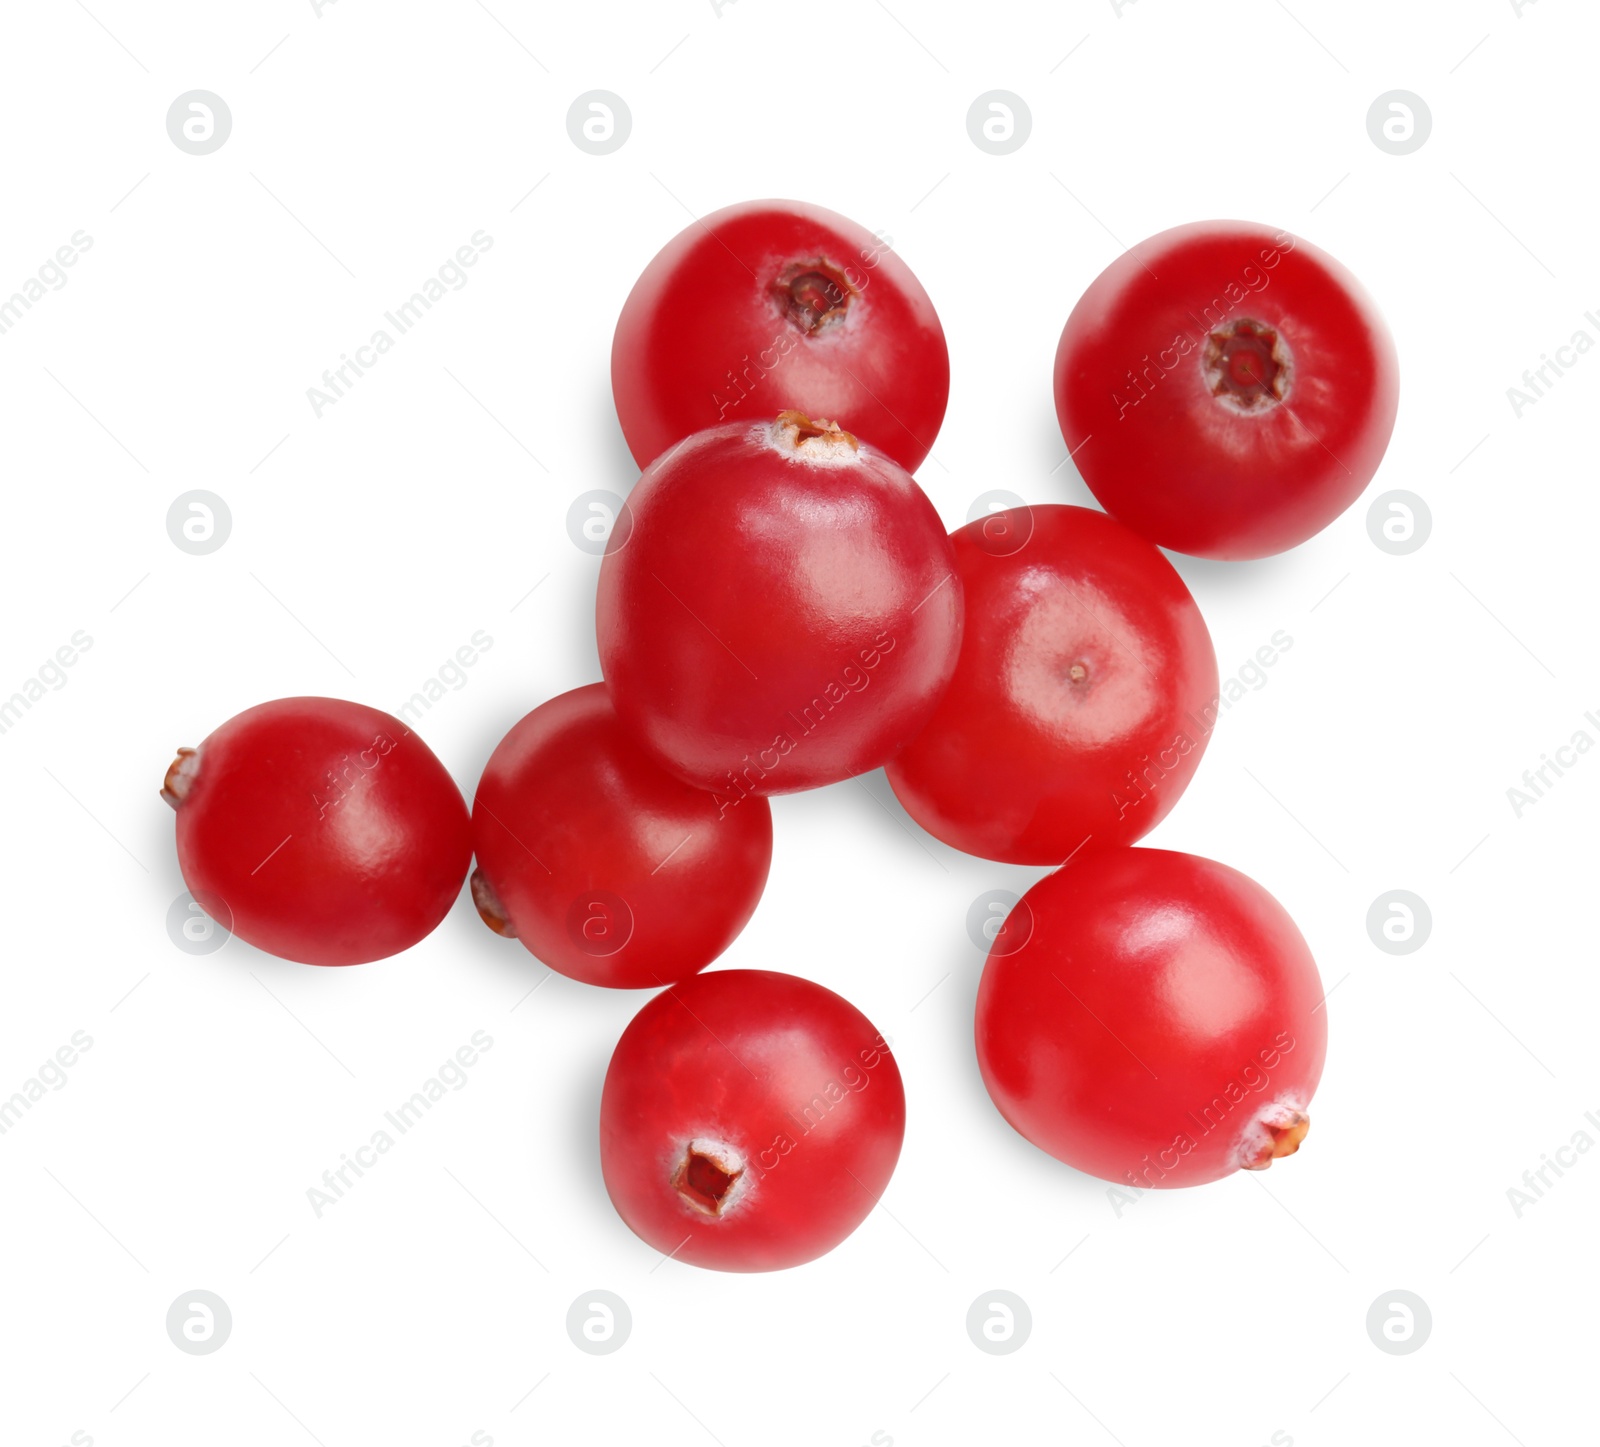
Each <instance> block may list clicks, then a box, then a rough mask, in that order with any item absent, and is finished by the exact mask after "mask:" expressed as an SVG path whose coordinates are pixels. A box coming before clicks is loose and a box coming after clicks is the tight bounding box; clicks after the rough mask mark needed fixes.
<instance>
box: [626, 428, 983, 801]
mask: <svg viewBox="0 0 1600 1447" xmlns="http://www.w3.org/2000/svg"><path fill="white" fill-rule="evenodd" d="M628 505H629V511H630V513H631V516H632V527H631V528H630V529H629V530H628V532H627V534H626V537H625V538H624V539H623V540H621V541H620V542H614V543H613V545H612V546H611V548H610V550H609V551H608V552H607V554H606V556H605V559H604V560H603V562H602V563H601V567H600V589H599V596H598V601H597V605H596V622H597V626H598V633H599V648H600V666H601V669H602V671H603V672H604V674H605V678H606V683H607V684H608V685H609V687H610V689H611V697H612V699H613V700H614V702H615V703H616V706H617V714H618V716H619V717H620V718H621V719H622V721H623V722H624V723H625V724H626V725H628V726H629V727H630V728H632V729H633V730H634V731H635V732H636V733H637V734H638V736H639V738H640V739H641V741H642V742H643V743H644V744H645V746H646V747H647V748H648V749H650V751H651V752H652V753H653V754H654V755H655V756H656V757H657V758H658V759H660V760H661V762H662V763H663V764H664V765H665V766H666V767H667V768H668V769H670V770H671V771H672V772H673V773H675V774H677V775H678V777H679V778H681V779H683V780H685V781H686V782H688V783H691V784H695V785H697V786H698V787H700V788H702V789H711V790H713V791H715V792H716V793H718V794H720V795H723V796H725V797H729V798H742V797H744V796H745V795H747V794H777V793H787V792H789V791H791V790H795V789H808V788H814V787H816V786H817V785H819V784H828V783H832V782H834V781H835V780H837V779H844V778H848V777H850V776H851V775H854V774H861V773H865V772H866V771H867V770H869V769H875V768H877V767H878V766H879V765H881V764H883V763H884V762H886V761H887V760H888V759H889V757H890V756H891V755H892V754H893V753H894V752H895V750H896V749H898V748H899V747H900V746H901V745H903V744H904V743H905V742H906V741H907V740H908V739H910V738H911V737H912V735H913V734H915V733H916V732H917V730H918V729H920V728H921V727H922V725H923V723H925V722H926V720H927V718H928V716H929V714H930V713H931V712H932V711H933V707H934V705H935V703H936V702H937V701H938V698H939V694H940V692H941V690H942V689H943V688H944V686H945V684H946V683H947V682H948V680H949V678H950V674H951V671H952V670H953V669H954V667H955V662H956V654H957V650H958V649H959V647H960V643H961V581H960V579H959V578H957V577H956V576H955V554H954V553H953V551H952V550H951V546H950V540H949V538H948V537H946V535H945V531H944V526H943V524H941V523H940V521H939V515H938V513H936V512H935V511H934V508H933V504H932V503H930V502H929V501H928V499H927V497H926V496H925V495H924V494H923V492H922V489H921V488H919V487H918V486H917V484H916V483H915V482H914V481H913V480H912V478H911V476H910V474H909V473H907V472H906V471H905V470H904V469H903V468H901V467H900V466H899V465H898V464H897V463H895V462H894V461H893V460H892V459H890V458H888V457H886V456H884V455H883V454H882V453H881V452H878V451H876V450H874V449H873V448H872V447H870V446H868V445H867V444H866V443H865V442H859V443H858V442H857V440H856V438H855V437H854V436H853V435H851V434H850V433H849V432H846V431H844V430H843V429H842V428H839V427H836V426H834V425H833V424H832V423H831V422H824V421H815V422H814V421H812V420H811V419H810V418H808V417H806V416H805V415H804V414H802V413H799V412H784V413H782V414H780V415H779V417H778V419H777V421H776V422H770V421H768V422H753V423H752V422H738V423H733V424H730V425H729V426H726V427H713V428H710V429H708V430H707V431H705V432H700V433H696V434H695V436H693V437H691V438H690V439H689V440H688V441H686V442H684V443H683V444H682V445H681V446H679V447H676V448H674V449H673V450H672V451H671V452H669V453H667V454H666V455H665V456H663V457H661V458H659V459H657V460H656V461H655V462H654V463H652V464H651V465H650V467H649V468H648V469H646V471H645V474H644V476H643V477H642V478H641V479H640V480H639V483H638V485H637V486H636V487H635V488H634V490H633V495H632V497H631V498H630V499H629V504H628Z"/></svg>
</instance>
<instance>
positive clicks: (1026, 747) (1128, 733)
mask: <svg viewBox="0 0 1600 1447" xmlns="http://www.w3.org/2000/svg"><path fill="white" fill-rule="evenodd" d="M952 540H953V542H954V543H955V551H956V571H957V573H958V575H959V576H960V578H961V585H962V590H963V594H964V597H965V600H966V624H965V630H964V632H963V634H962V639H961V656H960V660H959V661H958V662H957V664H956V671H955V676H954V677H953V678H952V679H951V681H950V686H949V688H948V689H946V690H945V693H944V696H943V698H942V699H941V700H940V702H939V705H938V708H937V709H936V710H935V711H934V714H933V717H932V718H931V719H930V720H929V722H928V724H927V726H926V727H925V728H924V729H923V730H922V732H921V733H919V734H918V735H917V737H916V738H915V739H913V740H912V742H911V743H910V744H909V745H907V746H906V748H905V749H904V750H902V751H901V753H900V754H899V755H898V756H897V757H896V758H895V759H894V760H893V761H892V762H891V763H890V765H889V782H890V784H891V785H892V786H893V787H894V791H895V793H896V795H898V796H899V799H900V802H901V803H902V804H904V805H905V807H906V811H907V812H908V813H909V814H910V815H911V817H912V818H913V819H915V820H916V821H917V822H918V823H919V824H921V825H922V827H923V828H924V829H926V830H927V831H928V832H929V833H930V834H933V835H935V836H936V837H937V838H940V839H942V840H944V842H945V843H946V844H950V845H953V846H954V847H955V848H957V849H964V850H966V851H967V852H968V853H969V854H978V855H982V856H983V857H984V858H986V859H1003V860H1007V861H1009V862H1011V863H1016V864H1060V863H1061V862H1062V861H1063V860H1065V859H1067V858H1068V857H1069V856H1071V855H1074V854H1076V853H1077V852H1078V851H1079V850H1081V849H1085V848H1089V849H1103V848H1106V847H1108V846H1111V845H1116V844H1131V843H1132V842H1133V841H1134V840H1135V839H1138V838H1139V837H1141V836H1142V835H1144V834H1146V833H1148V832H1149V831H1150V830H1151V829H1152V828H1153V827H1154V826H1155V825H1156V823H1157V822H1158V821H1159V820H1161V819H1163V818H1165V817H1166V815H1167V813H1168V811H1169V810H1170V809H1171V808H1172V806H1173V805H1174V804H1175V803H1176V802H1177V800H1178V796H1179V795H1180V794H1182V793H1183V790H1184V788H1185V787H1186V786H1187V784H1188V782H1189V780H1190V778H1191V777H1192V776H1193V775H1194V771H1195V769H1196V767H1198V765H1199V762H1200V756H1201V754H1202V753H1203V752H1204V751H1205V746H1206V742H1207V740H1208V738H1209V736H1210V732H1211V726H1212V724H1213V723H1214V722H1215V719H1216V704H1217V659H1216V654H1215V653H1214V652H1213V650H1212V647H1211V635H1210V634H1209V633H1208V632H1207V631H1206V625H1205V620H1204V619H1203V618H1202V617H1201V616H1200V610H1199V609H1198V608H1197V607H1196V606H1195V602H1194V599H1193V598H1192V597H1190V596H1189V590H1188V589H1187V588H1186V587H1184V585H1183V579H1182V578H1180V577H1179V576H1178V574H1177V572H1176V571H1175V570H1174V569H1173V567H1172V564H1171V563H1169V562H1168V561H1167V560H1166V559H1165V558H1164V557H1163V556H1162V555H1161V553H1160V552H1159V551H1158V550H1157V549H1156V548H1155V547H1154V546H1152V545H1151V544H1150V543H1147V542H1146V541H1145V540H1144V539H1143V538H1141V537H1140V536H1139V535H1138V534H1137V533H1135V532H1133V531H1131V530H1130V529H1128V528H1125V527H1123V526H1122V524H1121V523H1119V522H1117V521H1115V520H1114V519H1112V518H1109V517H1107V516H1106V515H1105V514H1104V513H1102V512H1096V511H1093V510H1092V509H1089V508H1081V507H1061V506H1047V507H1027V508H1013V509H1011V510H1009V511H1007V512H1003V513H996V514H993V515H991V516H989V517H987V518H980V519H978V520H977V521H976V522H972V523H968V524H967V526H966V527H964V528H961V529H959V530H958V531H957V532H955V533H954V534H953V536H952Z"/></svg>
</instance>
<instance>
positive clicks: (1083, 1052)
mask: <svg viewBox="0 0 1600 1447" xmlns="http://www.w3.org/2000/svg"><path fill="white" fill-rule="evenodd" d="M1018 910H1026V911H1027V913H1026V915H1025V927H1026V929H1027V931H1028V933H1027V934H1026V937H1025V941H1024V943H1023V944H1022V945H1021V947H1020V948H1018V947H1017V945H1016V943H1015V940H1014V939H1013V940H1008V941H1007V944H1006V948H1005V949H1004V950H1002V949H1000V948H999V947H998V946H997V947H996V948H995V949H994V950H992V951H991V952H990V955H989V960H988V963H987V964H986V965H985V966H984V970H983V979H982V982H981V983H980V984H979V987H978V1011H977V1046H978V1066H979V1069H980V1070H981V1071H982V1072H983V1081H984V1084H985V1085H986V1086H988V1088H989V1094H990V1095H991V1096H992V1097H993V1098H994V1103H995V1104H996V1105H997V1106H998V1107H999V1108H1000V1113H1001V1114H1002V1115H1003V1116H1005V1118H1006V1119H1007V1120H1008V1121H1010V1122H1011V1124H1012V1125H1013V1126H1015V1127H1016V1128H1017V1130H1019V1131H1020V1132H1021V1133H1022V1134H1023V1135H1025V1136H1026V1137H1027V1138H1028V1139H1029V1140H1030V1141H1032V1142H1033V1143H1034V1144H1035V1145H1036V1146H1038V1147H1039V1148H1040V1149H1041V1150H1045V1151H1048V1152H1049V1153H1050V1154H1051V1155H1053V1156H1055V1157H1056V1159H1057V1160H1061V1161H1065V1162H1066V1163H1067V1164H1068V1165H1069V1166H1076V1167H1077V1168H1078V1169H1079V1170H1080V1171H1087V1172H1088V1173H1089V1174H1090V1175H1094V1176H1100V1177H1102V1178H1104V1179H1105V1180H1108V1181H1116V1182H1118V1183H1120V1184H1123V1185H1129V1186H1140V1187H1142V1186H1193V1185H1199V1184H1200V1183H1201V1182H1203V1181H1214V1180H1217V1179H1218V1178H1219V1177H1221V1176H1226V1175H1228V1174H1230V1173H1231V1172H1233V1171H1235V1170H1238V1169H1240V1168H1241V1167H1242V1168H1244V1169H1249V1170H1257V1169H1261V1168H1263V1167H1265V1166H1269V1165H1271V1163H1272V1161H1273V1160H1274V1159H1275V1158H1276V1157H1279V1156H1284V1155H1290V1154H1292V1153H1293V1152H1294V1151H1295V1150H1296V1149H1298V1147H1299V1145H1300V1142H1301V1140H1302V1139H1303V1138H1304V1136H1305V1134H1306V1131H1307V1129H1308V1128H1309V1126H1310V1121H1309V1118H1308V1116H1307V1114H1306V1111H1307V1107H1308V1105H1309V1104H1310V1101H1311V1095H1312V1092H1313V1091H1315V1090H1316V1088H1317V1081H1318V1080H1319V1079H1320V1078H1321V1075H1322V1062H1323V1058H1324V1056H1325V1055H1326V1053H1327V1043H1328V1036H1327V1013H1326V1011H1325V1010H1324V1009H1323V1008H1322V1000H1323V993H1322V984H1321V981H1320V980H1319V978H1318V976H1317V967H1316V964H1315V963H1314V962H1313V961H1312V958H1311V952H1310V950H1308V949H1307V948H1306V942H1305V940H1304V939H1302V938H1301V935H1300V932H1299V930H1297V929H1296V928H1295V926H1294V921H1293V920H1291V919H1290V918H1289V916H1288V914H1287V913H1286V912H1285V911H1284V908H1283V906H1282V905H1280V904H1279V903H1278V902H1277V900H1275V899H1274V898H1273V897H1272V896H1271V895H1270V894H1268V893H1267V891H1266V890H1264V889H1263V888H1262V887H1261V886H1260V885H1259V884H1257V883H1255V882H1254V881H1253V880H1251V879H1248V878H1246V877H1245V876H1244V875H1243V874H1240V873H1239V872H1238V871H1237V870H1235V869H1229V868H1228V867H1227V866H1226V865H1223V864H1217V863H1215V862H1213V861H1212V860H1209V859H1201V858H1198V857H1197V856H1195V855H1193V854H1175V853H1170V852H1168V851H1166V850H1162V849H1118V850H1112V851H1110V852H1108V853H1105V854H1098V855H1095V856H1093V857H1092V858H1088V859H1085V860H1083V861H1081V862H1074V863H1073V864H1071V865H1069V866H1068V867H1067V868H1066V869H1062V870H1058V871H1057V872H1056V873H1054V874H1051V875H1048V876H1047V877H1046V878H1044V879H1042V880H1040V881H1039V883H1038V884H1036V885H1034V887H1033V888H1032V889H1030V890H1029V891H1028V892H1027V893H1026V894H1025V895H1024V896H1023V897H1022V899H1021V900H1020V901H1019V902H1018V903H1017V905H1016V906H1015V907H1014V910H1013V912H1014V913H1015V912H1016V911H1018ZM1019 937H1021V936H1019Z"/></svg>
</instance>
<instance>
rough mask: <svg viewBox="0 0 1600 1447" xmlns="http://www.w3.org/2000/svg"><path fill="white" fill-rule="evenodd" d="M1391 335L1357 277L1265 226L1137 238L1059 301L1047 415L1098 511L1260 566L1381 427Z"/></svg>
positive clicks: (1385, 439) (1336, 504)
mask: <svg viewBox="0 0 1600 1447" xmlns="http://www.w3.org/2000/svg"><path fill="white" fill-rule="evenodd" d="M1399 394H1400V372H1399V364H1398V362H1397V361H1396V358H1395V351H1394V343H1393V341H1392V340H1391V339H1390V336H1389V333H1388V330H1387V329H1386V328H1385V326H1384V324H1383V319H1382V318H1381V317H1380V316H1379V314H1378V311H1377V308H1376V306H1375V305H1374V304H1373V302H1372V300H1371V298H1370V297H1368V295H1367V294H1366V292H1365V291H1364V290H1363V289H1362V287H1361V284H1360V283H1359V282H1358V281H1357V280H1356V279H1355V277H1353V276H1352V275H1351V274H1350V273H1349V272H1348V271H1346V270H1345V269H1344V267H1342V266H1341V265H1340V264H1339V263H1338V262H1337V261H1335V260H1334V259H1333V258H1332V257H1331V256H1329V255H1328V254H1327V253H1326V252H1324V251H1319V250H1318V249H1317V248H1316V247H1315V246H1312V245H1311V244H1310V243H1309V242H1306V241H1302V240H1300V239H1299V238H1297V237H1294V236H1291V235H1289V233H1287V232H1285V231H1275V230H1273V228H1271V227H1270V226H1257V225H1252V224H1250V223H1248V222H1243V221H1202V222H1197V223H1195V224H1193V225H1189V226H1179V227H1175V228H1174V229H1173V230H1171V231H1163V232H1161V233H1160V235H1158V236H1153V237H1150V238H1149V239H1148V240H1146V241H1142V242H1140V243H1139V244H1138V245H1136V246H1134V247H1132V248H1131V249H1130V250H1129V251H1127V252H1125V253H1124V254H1123V255H1122V256H1120V257H1118V258H1117V260H1115V261H1113V262H1112V263H1111V265H1110V266H1108V267H1107V268H1106V269H1105V270H1104V271H1103V272H1101V273H1100V275H1099V276H1098V277H1096V278H1095V280H1094V281H1093V283H1091V285H1090V287H1089V289H1088V291H1086V292H1085V293H1084V294H1083V298H1082V300H1080V301H1079V302H1078V304H1077V306H1075V307H1074V308H1073V309H1072V315H1071V316H1070V317H1068V318H1067V325H1066V328H1065V329H1064V330H1063V331H1062V333H1061V344H1060V347H1059V348H1058V349H1057V351H1056V366H1055V398H1056V416H1057V417H1058V418H1059V419H1060V422H1061V432H1062V435H1063V436H1064V437H1065V438H1066V442H1067V447H1068V449H1069V450H1070V451H1071V452H1072V455H1073V460H1074V461H1075V462H1076V463H1077V466H1078V470H1079V472H1081V473H1082V474H1083V480H1084V481H1085V482H1086V483H1088V485H1089V489H1090V491H1092V492H1093V493H1094V495H1095V496H1096V497H1097V498H1099V500H1100V501H1101V503H1102V504H1104V506H1105V508H1106V511H1107V512H1110V513H1111V514H1113V515H1114V516H1115V517H1118V518H1120V519H1121V520H1122V521H1123V522H1125V523H1127V524H1128V525H1129V526H1130V527H1132V528H1135V529H1137V530H1138V531H1139V532H1141V533H1143V534H1144V535H1145V537H1147V538H1149V539H1150V540H1151V541H1152V542H1156V543H1160V544H1161V545H1162V546H1163V547H1167V548H1174V549H1176V550H1177V551H1178V552H1181V553H1195V554H1198V555H1199V556H1201V557H1207V558H1259V557H1264V556H1266V555H1267V554H1269V553H1280V552H1282V551H1283V550H1284V549H1285V548H1292V547H1294V546H1295V544H1297V543H1302V542H1304V541H1305V540H1306V539H1307V538H1309V537H1311V536H1312V535H1313V534H1314V533H1318V532H1320V531H1321V530H1322V529H1323V528H1325V527H1326V526H1327V525H1328V524H1329V523H1330V522H1332V521H1333V520H1334V518H1336V517H1338V516H1339V514H1340V513H1342V512H1343V511H1344V510H1345V508H1347V507H1349V505H1350V504H1351V503H1352V502H1354V501H1355V499H1356V498H1357V497H1358V496H1359V495H1360V493H1361V490H1362V489H1363V488H1364V487H1366V485H1367V483H1368V482H1369V481H1370V480H1371V478H1372V475H1373V473H1374V472H1376V471H1377V470H1378V464H1379V462H1381V461H1382V459H1383V453H1384V449H1385V448H1386V447H1387V446H1388V445H1389V434H1390V433H1391V432H1392V431H1393V430H1394V419H1395V410H1396V407H1397V406H1398V402H1399Z"/></svg>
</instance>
